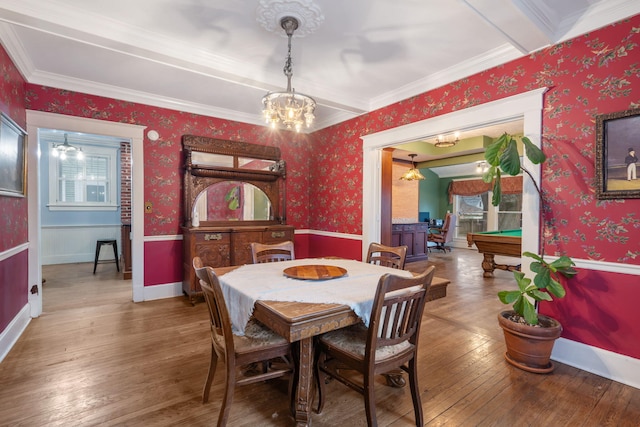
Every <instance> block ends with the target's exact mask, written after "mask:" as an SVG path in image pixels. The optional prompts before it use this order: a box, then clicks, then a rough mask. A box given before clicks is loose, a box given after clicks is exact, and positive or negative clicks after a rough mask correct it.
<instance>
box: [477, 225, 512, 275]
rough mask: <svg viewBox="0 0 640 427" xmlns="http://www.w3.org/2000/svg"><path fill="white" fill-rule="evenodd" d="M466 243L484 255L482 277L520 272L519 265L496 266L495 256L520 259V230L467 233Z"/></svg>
mask: <svg viewBox="0 0 640 427" xmlns="http://www.w3.org/2000/svg"><path fill="white" fill-rule="evenodd" d="M467 243H468V244H469V247H471V246H472V245H473V244H474V243H475V245H476V247H477V248H478V252H480V253H482V254H484V259H483V261H482V269H483V270H484V273H483V276H484V277H492V276H493V271H494V270H495V269H496V268H497V269H500V270H507V271H513V270H518V271H519V270H520V265H519V264H518V265H507V264H496V262H495V260H494V256H495V255H504V256H511V257H517V258H520V257H521V256H522V230H502V231H485V232H481V233H468V234H467Z"/></svg>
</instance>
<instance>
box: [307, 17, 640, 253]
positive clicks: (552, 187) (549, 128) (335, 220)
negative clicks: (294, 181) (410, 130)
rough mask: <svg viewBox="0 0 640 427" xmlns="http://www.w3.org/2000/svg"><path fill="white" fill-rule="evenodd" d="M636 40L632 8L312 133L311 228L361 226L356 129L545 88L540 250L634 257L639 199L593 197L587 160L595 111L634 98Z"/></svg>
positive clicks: (639, 33) (639, 245) (638, 63)
mask: <svg viewBox="0 0 640 427" xmlns="http://www.w3.org/2000/svg"><path fill="white" fill-rule="evenodd" d="M639 43H640V15H639V16H634V17H632V18H631V19H628V20H624V21H622V22H619V23H617V24H614V25H613V26H610V27H607V28H606V30H599V31H595V32H593V33H591V34H585V35H583V36H580V37H578V38H575V39H572V40H569V41H566V42H563V43H560V44H557V45H555V46H552V47H549V48H547V49H544V50H541V51H539V52H536V53H533V54H531V55H528V56H525V57H522V58H520V59H518V60H514V61H512V62H509V63H506V64H503V65H501V66H498V67H495V68H492V69H489V70H487V71H484V72H481V73H479V74H476V75H473V76H470V77H467V78H464V79H462V80H459V81H456V82H453V83H451V84H448V85H446V86H443V87H440V88H438V89H434V90H432V91H429V92H426V93H423V94H420V95H417V96H414V97H412V98H409V99H406V100H404V101H401V102H398V103H396V104H393V105H389V106H387V107H384V108H381V109H379V110H376V111H373V112H371V113H369V114H364V115H362V116H360V117H357V118H355V119H353V120H350V121H347V122H343V123H340V124H338V125H335V126H333V127H330V128H327V129H323V130H321V131H319V132H316V133H315V134H314V138H315V139H316V143H315V144H314V148H315V150H316V154H315V159H316V161H315V162H314V163H313V164H312V176H311V188H312V191H313V193H314V197H313V198H312V199H311V200H310V203H311V207H310V210H311V212H313V215H312V216H311V217H310V219H309V221H310V228H311V229H316V230H327V231H336V232H344V233H353V234H361V233H362V228H361V225H362V196H361V192H362V181H361V180H362V177H361V165H362V142H361V139H360V137H361V136H362V135H368V134H371V133H375V132H380V131H382V130H385V129H389V128H393V127H397V126H401V125H405V124H408V123H412V122H415V121H419V120H424V119H428V118H430V117H434V116H438V115H441V114H445V113H449V112H452V111H456V110H460V109H463V108H468V107H471V106H474V105H478V104H482V103H486V102H489V101H494V100H496V99H500V98H504V97H507V96H512V95H515V94H518V93H523V92H527V91H530V90H534V89H538V88H541V87H548V88H549V90H548V91H547V92H546V94H545V100H544V113H543V133H542V147H543V151H544V152H545V154H546V155H547V156H548V158H549V160H548V161H547V163H546V165H545V167H544V170H543V183H542V189H543V192H544V194H545V197H546V198H547V200H548V202H550V209H549V210H548V211H547V212H545V213H544V221H545V224H544V244H545V245H546V252H547V253H548V254H555V255H559V254H569V255H570V256H572V257H575V258H586V259H594V260H598V261H610V262H618V263H630V264H636V265H640V199H621V200H609V201H604V200H596V198H595V186H596V180H595V179H596V178H595V169H594V165H595V140H596V134H595V117H596V116H597V115H599V114H606V113H612V112H616V111H623V110H627V109H632V108H639V107H640V60H639V59H638V58H640V47H639V46H638V44H639ZM639 135H640V134H639ZM638 143H639V145H640V140H639V141H638ZM364 179H366V177H365V178H364ZM603 244H604V245H603Z"/></svg>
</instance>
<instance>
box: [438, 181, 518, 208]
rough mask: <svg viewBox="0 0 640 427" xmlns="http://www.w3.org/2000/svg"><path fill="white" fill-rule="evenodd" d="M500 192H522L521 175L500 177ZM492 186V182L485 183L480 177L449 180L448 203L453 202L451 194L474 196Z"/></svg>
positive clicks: (488, 189)
mask: <svg viewBox="0 0 640 427" xmlns="http://www.w3.org/2000/svg"><path fill="white" fill-rule="evenodd" d="M501 186H502V194H519V193H522V176H510V177H506V178H505V177H503V178H502V185H501ZM492 188H493V183H489V184H487V183H486V182H484V181H483V180H481V179H470V180H465V181H451V183H450V184H449V203H453V196H454V195H456V196H476V195H478V194H482V193H484V192H486V191H490V190H491V189H492Z"/></svg>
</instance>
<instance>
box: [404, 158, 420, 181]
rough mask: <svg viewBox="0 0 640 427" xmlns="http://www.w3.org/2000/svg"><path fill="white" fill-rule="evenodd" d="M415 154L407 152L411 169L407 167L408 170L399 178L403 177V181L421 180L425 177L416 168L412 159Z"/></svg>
mask: <svg viewBox="0 0 640 427" xmlns="http://www.w3.org/2000/svg"><path fill="white" fill-rule="evenodd" d="M415 156H417V154H409V157H411V169H409V170H408V171H406V172H405V173H404V174H403V175H402V176H401V177H400V179H403V180H405V181H421V180H423V179H426V178H425V177H424V175H422V174H421V173H420V171H419V170H418V169H416V164H415V163H414V161H413V158H414V157H415Z"/></svg>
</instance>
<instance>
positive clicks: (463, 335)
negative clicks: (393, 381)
mask: <svg viewBox="0 0 640 427" xmlns="http://www.w3.org/2000/svg"><path fill="white" fill-rule="evenodd" d="M430 263H433V264H435V265H436V275H438V276H440V277H446V278H448V279H450V280H451V284H450V285H449V287H448V289H447V296H446V297H445V298H442V299H438V300H435V301H431V302H429V303H428V304H427V308H426V313H425V316H424V320H423V322H424V323H423V329H422V334H423V335H422V337H421V348H420V351H419V354H420V360H419V367H420V372H421V374H420V387H421V389H422V403H423V407H424V414H425V425H428V426H439V425H444V426H511V425H522V426H565V425H566V426H634V427H635V426H639V425H640V390H638V389H635V388H632V387H628V386H624V385H622V384H619V383H616V382H613V381H610V380H607V379H604V378H602V377H599V376H596V375H593V374H589V373H587V372H584V371H581V370H579V369H575V368H572V367H570V366H567V365H563V364H561V363H556V365H557V367H556V370H555V371H554V372H553V373H552V374H550V375H536V374H530V373H526V372H523V371H520V370H518V369H516V368H514V367H512V366H510V365H509V364H507V363H506V362H505V361H504V358H503V353H504V343H503V338H502V331H501V330H500V328H499V326H498V323H497V320H496V316H497V313H498V312H499V311H500V310H501V309H503V308H504V306H502V304H501V303H500V302H499V301H498V299H497V297H496V296H495V295H496V292H497V291H498V290H501V289H503V288H505V287H513V286H514V285H513V280H512V275H511V273H508V272H504V271H497V272H496V273H495V277H494V278H488V279H484V278H483V277H482V269H481V267H480V263H481V256H480V255H479V254H478V253H477V252H475V251H471V250H465V249H457V250H454V252H453V253H447V254H442V253H434V254H431V256H430V259H429V261H428V262H418V263H411V264H408V268H409V269H411V270H420V269H424V268H425V266H426V265H428V264H430ZM92 269H93V264H90V263H89V264H68V265H58V266H46V267H44V268H43V276H44V278H45V279H46V283H45V285H44V295H43V297H44V313H43V315H42V316H41V317H40V318H38V319H34V320H33V321H32V322H31V324H30V325H29V327H28V328H27V330H26V332H25V333H24V335H23V336H22V337H21V338H20V339H19V341H18V343H17V344H16V345H15V347H14V348H13V349H12V350H11V352H10V353H9V355H8V356H7V357H6V358H5V360H4V361H3V362H2V363H1V364H0V425H2V426H30V427H32V426H98V425H99V426H205V425H207V426H208V425H212V424H215V423H216V421H217V416H218V410H219V408H220V406H219V399H220V396H221V391H222V378H223V370H222V369H223V368H224V366H223V364H219V366H218V372H217V377H216V379H215V380H214V385H213V388H212V392H211V396H212V397H211V401H210V403H208V404H206V405H203V404H202V403H201V401H200V396H201V390H202V385H203V383H204V379H205V376H206V373H207V367H208V362H209V350H210V343H209V335H208V318H207V314H206V311H205V306H204V304H198V305H196V306H195V307H193V306H191V304H189V303H188V302H187V301H186V299H184V298H171V299H164V300H158V301H148V302H144V303H133V302H131V282H130V281H125V280H121V279H120V277H121V276H120V275H118V274H117V273H116V272H115V265H112V264H104V265H102V264H101V265H99V266H98V273H97V274H96V275H95V276H94V275H93V274H91V273H92ZM328 391H329V395H328V400H327V403H326V405H325V409H324V411H323V413H322V414H315V413H313V414H312V421H313V426H314V427H321V426H327V427H328V426H344V425H348V426H350V427H356V426H364V425H366V420H365V416H364V402H363V400H362V397H361V396H360V395H358V394H357V393H355V392H353V391H351V390H350V389H348V388H347V387H345V386H343V385H342V384H340V383H337V382H332V383H330V384H329V386H328ZM376 397H377V409H378V412H377V413H378V422H379V425H380V426H394V427H399V426H411V425H415V422H414V419H413V410H412V407H411V396H410V394H409V393H408V390H407V389H406V388H403V389H394V388H390V387H387V386H385V385H384V383H383V379H382V378H380V380H379V384H378V386H377V388H376ZM293 424H294V423H293V419H292V418H291V416H290V415H289V412H288V409H287V396H286V383H284V382H282V381H275V382H269V383H264V384H257V385H254V386H250V387H245V388H239V389H237V391H236V393H235V397H234V401H233V404H232V406H231V415H230V420H229V425H231V426H251V427H256V426H291V425H293Z"/></svg>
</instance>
